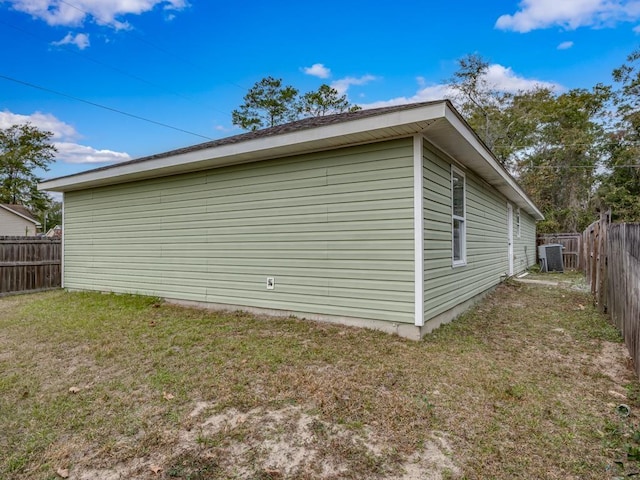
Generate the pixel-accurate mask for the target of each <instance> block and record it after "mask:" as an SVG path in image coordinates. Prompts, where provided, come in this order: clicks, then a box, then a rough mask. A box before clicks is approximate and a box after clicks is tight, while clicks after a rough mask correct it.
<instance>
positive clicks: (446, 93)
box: [358, 81, 455, 109]
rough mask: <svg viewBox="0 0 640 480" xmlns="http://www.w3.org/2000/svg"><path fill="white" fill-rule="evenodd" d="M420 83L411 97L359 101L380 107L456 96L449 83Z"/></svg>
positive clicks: (362, 104) (369, 105) (368, 106)
mask: <svg viewBox="0 0 640 480" xmlns="http://www.w3.org/2000/svg"><path fill="white" fill-rule="evenodd" d="M418 85H419V86H420V88H419V90H418V91H417V92H416V93H415V95H412V96H410V97H395V98H391V99H389V100H380V101H377V102H371V103H359V104H358V105H359V106H361V107H362V108H365V109H367V108H380V107H391V106H393V105H404V104H406V103H419V102H429V101H431V100H442V99H443V98H452V97H453V96H454V93H455V92H454V91H453V90H452V89H451V88H449V87H448V86H447V85H442V84H441V85H431V86H428V87H424V86H423V85H420V82H419V81H418Z"/></svg>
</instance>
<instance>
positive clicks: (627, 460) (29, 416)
mask: <svg viewBox="0 0 640 480" xmlns="http://www.w3.org/2000/svg"><path fill="white" fill-rule="evenodd" d="M621 404H626V405H628V406H629V407H630V411H631V414H630V416H624V415H621V413H626V412H625V411H623V410H624V407H620V408H619V405H621ZM638 412H640V387H639V386H638V383H637V382H636V380H635V379H634V375H633V372H632V371H631V370H630V369H629V365H628V362H627V360H626V357H625V349H624V346H623V344H622V343H621V341H620V338H619V336H618V334H617V332H616V331H615V330H614V329H613V327H611V326H609V324H608V323H607V322H606V320H605V319H604V318H603V317H602V316H601V315H600V314H598V313H597V312H596V311H595V310H594V309H593V307H592V304H591V300H590V297H589V296H588V294H586V293H584V292H582V291H578V290H574V289H571V288H566V286H565V287H545V286H539V285H522V284H516V283H507V284H505V285H502V286H500V287H499V288H498V289H497V290H496V291H495V292H494V293H493V294H491V295H490V296H489V297H488V298H487V299H486V300H485V301H484V302H482V303H481V304H479V305H478V306H477V307H476V308H475V309H474V310H473V311H470V312H469V313H467V314H466V315H464V316H463V317H461V318H459V319H458V320H456V321H455V322H453V323H452V324H449V325H446V326H444V327H442V328H440V329H438V330H437V331H436V332H434V333H433V334H432V335H429V336H428V337H427V338H426V339H424V340H423V341H421V342H412V341H409V340H404V339H400V338H398V337H394V336H390V335H387V334H383V333H379V332H375V331H369V330H360V329H354V328H347V327H340V326H332V325H325V324H319V323H314V322H310V321H303V320H297V319H285V320H282V319H279V320H271V319H267V318H260V317H255V316H252V315H248V314H245V313H242V312H235V313H227V314H220V313H212V312H208V311H202V310H194V309H185V308H179V307H174V306H169V305H165V304H161V303H159V302H158V301H157V300H156V299H152V298H145V297H137V296H126V295H104V294H99V293H67V292H62V291H56V292H49V293H42V294H35V295H25V296H15V297H5V298H0V478H2V479H55V478H70V479H82V480H92V479H102V480H105V479H106V480H116V479H120V478H123V479H125V478H139V479H185V480H186V479H190V480H195V479H207V478H221V479H233V478H246V479H258V480H267V479H281V478H282V479H284V478H287V479H289V478H291V479H315V478H324V479H338V478H345V479H346V478H352V479H363V478H392V479H405V480H413V479H416V480H417V479H454V478H455V479H462V478H465V479H488V478H496V479H563V480H565V479H598V480H601V479H606V478H610V479H613V478H616V477H620V478H622V477H624V476H626V475H629V474H633V473H635V472H638V471H640V463H639V460H640V430H637V428H638V418H639V417H638Z"/></svg>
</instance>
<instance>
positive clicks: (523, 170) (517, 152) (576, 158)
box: [449, 54, 611, 232]
mask: <svg viewBox="0 0 640 480" xmlns="http://www.w3.org/2000/svg"><path fill="white" fill-rule="evenodd" d="M458 65H459V68H458V70H457V71H456V72H455V73H454V74H453V77H452V79H451V80H450V83H449V87H450V88H451V89H452V90H453V91H454V92H455V98H454V102H455V103H456V106H457V107H458V109H459V110H460V112H461V113H462V115H463V116H464V117H465V119H466V120H467V122H468V123H469V124H470V125H471V127H472V128H473V129H474V130H475V131H476V132H477V133H478V135H479V136H480V138H481V139H482V140H483V141H484V142H485V144H486V145H487V146H488V147H489V148H490V149H491V150H492V151H493V152H494V154H495V155H496V157H497V158H498V160H499V161H500V162H501V163H502V164H503V165H504V166H505V167H507V168H508V169H509V170H511V172H513V173H514V174H516V176H518V177H519V180H520V184H521V185H522V186H523V187H524V189H525V191H527V193H528V194H529V196H530V197H531V198H532V200H533V201H534V202H535V203H536V205H538V207H540V208H541V210H542V211H543V213H544V214H545V217H546V220H545V221H544V222H541V223H539V224H538V229H539V230H540V231H543V232H544V231H551V232H553V231H556V232H557V231H579V230H581V229H582V228H583V227H585V226H586V225H588V224H589V223H590V222H591V219H592V200H593V195H594V190H595V187H596V184H597V181H598V175H597V173H596V172H597V168H598V167H599V166H600V165H601V161H602V155H603V146H604V144H605V128H604V125H605V121H604V117H605V114H606V111H607V108H606V107H607V106H608V102H609V100H610V96H611V90H610V88H609V87H604V86H602V85H597V86H596V87H594V88H593V89H592V90H585V89H575V90H571V91H569V92H566V93H563V94H556V93H555V92H554V91H553V90H551V89H549V88H544V87H541V86H538V87H534V88H531V89H529V90H524V91H520V92H517V93H507V92H502V91H500V90H499V89H498V88H497V87H496V86H494V85H491V84H490V82H489V81H488V80H487V74H488V73H489V63H488V62H487V61H486V60H485V59H483V58H482V57H481V56H479V55H476V54H474V55H467V56H465V57H463V58H461V59H460V60H459V61H458Z"/></svg>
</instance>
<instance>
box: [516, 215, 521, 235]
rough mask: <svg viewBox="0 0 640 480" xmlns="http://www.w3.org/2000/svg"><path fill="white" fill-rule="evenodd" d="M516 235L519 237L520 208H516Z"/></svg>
mask: <svg viewBox="0 0 640 480" xmlns="http://www.w3.org/2000/svg"><path fill="white" fill-rule="evenodd" d="M516 237H517V238H520V208H518V209H517V210H516Z"/></svg>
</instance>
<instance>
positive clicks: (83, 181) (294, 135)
mask: <svg viewBox="0 0 640 480" xmlns="http://www.w3.org/2000/svg"><path fill="white" fill-rule="evenodd" d="M445 106H446V102H445V101H442V102H438V103H434V104H432V105H425V106H423V107H419V108H412V109H407V110H399V111H396V112H390V113H386V114H381V115H374V116H371V117H366V118H361V119H356V120H351V121H346V122H339V123H335V124H331V125H324V126H320V127H315V128H309V129H306V130H300V131H294V132H290V133H284V134H279V135H272V136H266V137H261V138H255V139H252V140H246V141H241V142H238V143H231V144H227V145H220V146H213V147H209V148H203V149H198V150H192V151H189V152H185V153H178V154H175V155H168V156H166V157H161V158H156V159H149V160H146V161H141V162H134V163H129V164H124V165H114V166H113V167H111V168H107V169H102V170H93V171H91V170H90V171H88V172H85V173H80V174H77V175H72V176H69V177H60V178H54V179H51V180H46V181H44V182H42V183H40V184H39V185H38V189H39V190H53V191H66V190H72V189H73V187H74V185H77V186H80V185H82V188H88V187H91V186H92V184H93V183H95V184H96V185H97V184H105V181H107V180H109V179H113V180H114V181H113V182H110V183H119V181H122V182H125V181H128V180H139V179H143V178H151V177H156V176H162V174H163V171H165V172H167V174H172V173H181V172H184V171H187V168H188V167H189V166H193V167H194V168H196V169H197V168H213V167H216V166H222V165H228V164H232V163H234V158H236V159H237V158H241V157H243V156H245V157H246V156H250V157H251V159H250V160H245V161H257V160H262V159H264V158H269V157H273V156H277V155H278V153H279V152H286V154H287V155H292V154H299V153H305V152H307V151H313V150H314V149H315V148H320V147H322V146H323V145H325V146H326V144H327V141H328V140H329V141H330V140H332V139H333V140H336V139H339V138H341V137H345V138H347V137H349V136H350V135H357V134H361V133H366V132H372V131H384V130H385V129H393V128H394V127H399V126H402V125H411V124H416V132H417V131H418V130H419V127H418V124H419V123H420V122H425V121H428V120H433V119H437V118H442V117H444V115H445V111H446V107H445ZM393 135H394V134H393V132H392V131H391V130H390V131H389V136H390V137H391V136H393ZM347 144H348V142H345V145H347ZM199 163H200V167H199V166H198V164H199ZM181 167H184V170H181ZM172 170H173V171H172Z"/></svg>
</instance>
